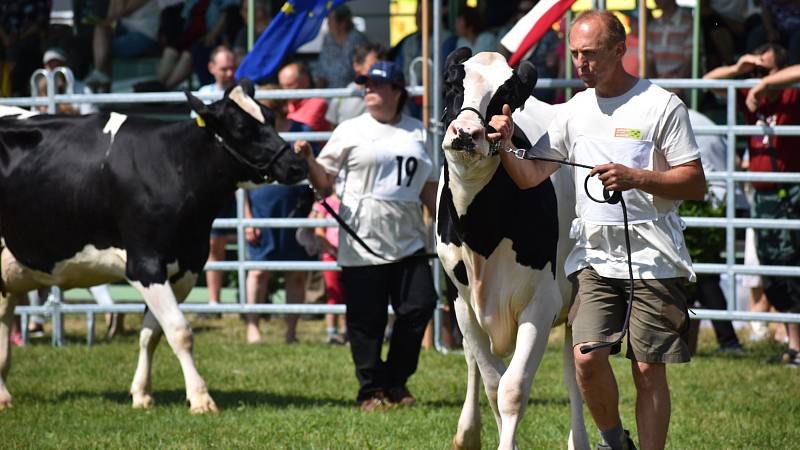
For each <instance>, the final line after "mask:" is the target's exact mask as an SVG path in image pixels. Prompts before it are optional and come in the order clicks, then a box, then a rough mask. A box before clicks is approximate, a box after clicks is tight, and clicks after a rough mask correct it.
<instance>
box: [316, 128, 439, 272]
mask: <svg viewBox="0 0 800 450" xmlns="http://www.w3.org/2000/svg"><path fill="white" fill-rule="evenodd" d="M427 139H428V136H427V133H426V132H425V128H424V126H423V125H422V122H420V121H419V120H417V119H414V118H412V117H409V116H407V115H405V114H403V115H402V116H401V119H400V121H399V122H397V123H395V124H384V123H381V122H378V121H377V120H375V119H374V118H373V117H372V116H371V115H370V114H369V113H364V114H362V115H360V116H358V117H356V118H353V119H350V120H346V121H344V122H342V123H341V124H339V126H338V127H336V129H335V130H334V131H333V134H332V135H331V138H330V140H329V141H328V143H327V144H326V145H325V147H324V148H323V149H322V151H321V152H320V154H319V156H318V157H317V162H319V163H320V164H321V165H322V166H323V167H324V168H325V171H326V172H327V173H329V174H331V175H339V176H341V178H342V180H343V186H342V190H341V201H342V203H341V206H340V207H339V215H340V216H342V219H344V221H345V222H347V224H348V225H350V227H351V228H352V229H353V230H354V231H355V232H356V234H357V235H358V237H360V238H361V239H362V240H363V241H364V242H365V243H366V244H367V245H369V247H370V248H371V249H372V250H373V251H375V252H376V253H377V254H379V255H381V256H383V257H385V258H389V259H398V258H402V257H404V256H408V255H411V254H412V253H414V252H416V251H417V250H420V249H423V248H425V247H426V241H427V237H426V236H427V234H426V230H425V225H424V223H423V221H422V203H421V201H420V197H419V196H420V193H421V192H422V188H423V187H424V186H425V184H426V183H428V182H436V181H437V180H438V175H439V174H438V173H437V171H436V170H435V168H434V167H433V162H432V159H431V156H430V154H429V152H430V150H429V149H430V145H427ZM338 261H339V265H340V266H367V265H377V264H386V263H387V261H385V260H383V259H381V258H378V257H375V256H373V255H372V254H370V253H369V252H368V251H367V250H365V249H364V248H363V247H362V246H361V245H360V244H359V243H358V242H356V241H355V240H354V239H353V238H352V237H351V236H350V235H349V234H347V232H345V231H344V229H342V228H340V229H339V252H338Z"/></svg>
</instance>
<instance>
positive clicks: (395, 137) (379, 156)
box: [295, 61, 438, 411]
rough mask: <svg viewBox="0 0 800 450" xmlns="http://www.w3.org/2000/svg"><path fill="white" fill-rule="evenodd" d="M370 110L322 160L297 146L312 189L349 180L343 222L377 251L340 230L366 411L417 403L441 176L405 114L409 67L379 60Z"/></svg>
mask: <svg viewBox="0 0 800 450" xmlns="http://www.w3.org/2000/svg"><path fill="white" fill-rule="evenodd" d="M356 82H357V83H359V84H366V94H365V96H364V103H365V104H366V107H367V112H366V113H364V114H362V115H360V116H358V117H355V118H353V119H349V120H346V121H344V122H342V123H341V124H340V125H339V126H338V127H337V128H336V129H335V130H334V131H333V135H332V136H331V139H330V140H329V141H328V143H327V144H326V145H325V147H324V148H323V149H322V152H321V153H320V154H319V156H318V157H317V158H316V159H315V158H314V156H313V153H312V152H311V148H310V146H309V145H308V143H307V142H303V141H299V142H297V143H296V144H295V150H296V151H298V152H302V153H303V155H304V157H305V159H306V161H307V162H308V166H309V179H310V180H311V184H312V185H313V186H314V188H315V189H317V190H320V191H325V190H329V189H330V188H331V187H332V186H333V185H334V182H335V180H336V177H337V176H340V177H342V179H343V181H344V182H343V187H342V192H341V205H340V208H339V215H340V216H341V217H342V219H344V221H345V222H346V223H347V224H348V225H349V226H350V227H351V228H352V229H353V230H354V231H355V233H356V234H357V235H358V236H359V238H361V239H362V240H363V241H364V242H365V243H366V244H367V245H368V246H369V248H370V249H372V250H373V251H374V252H375V253H376V254H377V255H380V256H375V255H373V254H372V253H370V252H369V251H368V250H367V249H365V248H364V247H362V246H361V245H360V244H359V243H358V242H357V241H355V239H353V238H352V237H351V236H350V235H349V234H347V233H346V232H345V231H344V230H343V229H342V228H340V229H339V251H338V255H337V256H338V263H339V266H341V268H342V283H343V285H344V294H345V302H346V304H347V316H346V317H347V335H348V339H349V340H350V349H351V352H352V355H353V362H354V363H355V366H356V376H357V377H358V381H359V384H360V388H359V392H358V396H357V398H356V400H357V402H358V404H359V405H360V407H361V408H362V409H364V410H369V411H371V410H375V409H380V408H382V407H383V406H384V405H385V404H386V402H387V401H388V402H390V403H396V404H401V405H410V404H412V403H414V401H415V400H414V397H413V396H412V395H411V393H410V392H409V391H408V389H407V387H406V381H407V380H408V378H409V377H410V376H411V375H412V374H413V373H414V372H415V371H416V368H417V361H418V359H419V352H420V344H421V341H422V336H423V334H424V331H425V326H426V324H427V323H428V321H429V320H430V318H431V316H432V314H433V308H434V306H435V303H436V291H435V289H434V287H433V276H432V274H431V268H430V265H429V264H428V260H427V259H425V258H421V257H413V256H412V255H414V254H419V253H424V252H425V248H426V247H427V243H428V241H429V239H428V237H427V232H426V228H425V224H424V223H423V220H422V205H423V204H424V205H425V206H426V207H428V210H429V211H430V212H431V214H433V213H434V210H435V207H436V184H437V179H438V172H437V171H436V170H435V168H434V167H433V162H432V160H431V157H430V155H429V154H428V151H429V150H428V148H429V147H428V146H426V139H427V135H426V132H425V128H424V127H423V125H422V123H421V122H420V121H419V120H416V119H414V118H412V117H409V116H407V115H405V114H403V113H402V108H403V105H404V103H405V99H406V98H407V93H406V90H405V80H404V78H403V75H402V70H401V69H400V67H399V66H397V65H395V64H394V63H391V62H387V61H379V62H377V63H375V64H373V65H372V67H370V69H369V72H368V73H367V75H363V76H360V77H358V78H357V79H356ZM390 301H391V305H392V308H393V309H394V312H395V314H396V320H395V323H394V327H393V331H392V337H391V343H390V347H389V354H388V356H387V359H386V361H385V362H384V361H382V360H381V347H382V344H383V334H384V328H385V327H386V322H387V318H388V315H387V306H388V304H389V302H390Z"/></svg>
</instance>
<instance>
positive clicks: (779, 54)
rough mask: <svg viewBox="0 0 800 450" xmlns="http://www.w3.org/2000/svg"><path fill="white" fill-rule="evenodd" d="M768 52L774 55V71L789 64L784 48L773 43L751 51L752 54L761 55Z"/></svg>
mask: <svg viewBox="0 0 800 450" xmlns="http://www.w3.org/2000/svg"><path fill="white" fill-rule="evenodd" d="M770 50H772V53H773V54H774V55H775V68H776V69H778V70H780V69H783V68H784V67H786V65H787V64H789V53H788V52H787V51H786V48H784V47H783V46H782V45H780V44H775V43H774V42H767V43H766V44H763V45H759V46H758V47H756V49H755V50H753V54H754V55H763V54H764V53H767V52H768V51H770Z"/></svg>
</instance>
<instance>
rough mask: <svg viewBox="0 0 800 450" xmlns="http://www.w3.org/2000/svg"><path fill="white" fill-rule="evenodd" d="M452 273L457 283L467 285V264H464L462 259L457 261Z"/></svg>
mask: <svg viewBox="0 0 800 450" xmlns="http://www.w3.org/2000/svg"><path fill="white" fill-rule="evenodd" d="M453 275H455V276H456V280H458V282H459V283H461V284H463V285H464V286H468V285H469V277H467V266H466V265H465V264H464V261H459V262H458V264H456V266H455V267H454V268H453Z"/></svg>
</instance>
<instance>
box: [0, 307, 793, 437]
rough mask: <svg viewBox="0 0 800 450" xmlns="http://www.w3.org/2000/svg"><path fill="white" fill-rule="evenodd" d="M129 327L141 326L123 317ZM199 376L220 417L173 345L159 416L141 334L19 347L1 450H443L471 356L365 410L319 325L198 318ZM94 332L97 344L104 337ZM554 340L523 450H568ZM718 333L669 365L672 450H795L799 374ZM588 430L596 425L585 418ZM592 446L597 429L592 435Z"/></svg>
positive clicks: (161, 381)
mask: <svg viewBox="0 0 800 450" xmlns="http://www.w3.org/2000/svg"><path fill="white" fill-rule="evenodd" d="M128 319H129V320H128V324H127V327H128V329H129V330H132V329H133V328H134V327H135V326H137V325H138V323H137V322H138V319H137V318H135V317H132V318H128ZM193 325H194V329H195V332H196V339H195V343H196V345H195V356H196V359H197V361H198V367H199V369H200V371H201V373H202V375H203V376H204V378H205V380H206V382H207V383H208V385H209V387H210V390H211V393H212V395H213V397H214V399H215V400H216V402H217V405H218V406H219V408H220V414H219V415H208V416H200V417H195V416H191V415H190V414H189V412H188V408H187V407H186V406H185V404H184V396H185V394H184V390H183V377H182V376H181V373H180V369H179V366H178V363H177V361H176V360H175V358H174V357H173V355H172V352H171V351H170V350H169V348H168V347H167V346H166V345H164V344H165V343H164V342H162V345H161V346H160V347H159V349H158V351H157V353H156V356H155V364H154V366H155V367H154V374H153V391H154V396H155V399H156V402H157V403H156V407H155V408H154V409H152V410H150V411H139V410H133V409H131V407H130V399H129V398H128V395H127V389H128V387H129V384H130V381H131V378H132V376H133V370H134V367H135V363H136V349H137V345H136V342H137V338H136V334H135V333H133V332H129V333H126V334H125V335H123V336H121V337H117V338H115V339H114V340H113V341H111V342H105V341H101V342H99V343H98V344H97V345H96V346H94V347H91V348H90V347H87V346H85V345H84V344H83V342H84V335H83V332H84V327H85V322H84V321H82V320H80V318H79V317H75V318H70V319H69V320H68V322H67V332H68V336H69V344H68V345H67V346H66V347H64V348H60V349H56V348H53V347H50V345H49V339H48V338H42V339H40V340H38V341H37V340H34V341H33V342H32V344H31V345H30V346H28V347H25V348H15V349H14V367H13V368H12V372H11V374H10V377H9V380H8V385H9V388H10V390H11V391H12V394H13V395H14V408H13V409H11V410H10V411H4V412H0V430H2V434H3V436H2V439H0V448H15V449H16V448H26V449H27V448H30V449H49V448H58V449H71V448H81V449H83V448H98V449H101V448H102V449H109V448H136V449H139V448H170V449H183V448H190V449H195V448H221V449H236V448H267V449H283V448H286V449H446V448H449V443H450V439H451V436H452V433H453V431H454V430H455V425H456V421H457V419H458V413H459V410H460V407H461V402H462V396H463V391H464V384H465V367H464V361H463V357H462V356H460V355H456V354H449V355H443V354H439V353H437V352H435V351H425V352H423V354H422V357H421V361H420V365H419V369H418V372H417V374H416V375H415V376H414V377H413V378H412V380H411V382H410V384H409V388H410V389H411V391H412V392H413V393H414V394H415V395H416V396H417V397H418V399H419V403H418V405H416V406H414V407H412V408H406V409H401V408H396V409H393V410H390V411H386V412H378V413H362V412H360V411H359V410H357V409H356V407H355V404H354V401H353V396H354V394H355V391H356V388H357V383H356V380H355V377H354V375H353V368H352V363H351V360H350V354H349V348H347V347H330V346H327V345H325V344H322V343H321V342H322V338H323V335H322V329H323V325H322V322H321V321H305V322H301V328H300V332H299V336H300V339H301V343H300V344H297V345H292V346H287V345H284V344H283V343H281V336H282V334H281V333H282V330H283V324H282V322H281V321H280V320H275V319H273V320H272V321H270V322H268V325H267V327H268V330H269V331H268V334H267V339H266V342H265V343H264V344H262V345H256V346H251V345H245V344H244V343H243V342H244V332H243V331H244V330H243V329H244V327H243V325H242V324H241V322H240V321H239V320H238V319H237V318H235V317H232V316H231V317H227V318H223V319H220V320H210V321H199V322H198V321H193ZM99 326H100V325H99V324H98V336H101V335H102V334H101V333H100V331H101V330H100V328H99ZM559 342H560V332H556V333H555V334H554V335H553V336H552V337H551V343H550V346H549V348H548V351H547V353H546V355H545V359H544V361H543V362H542V365H541V368H540V370H539V373H538V374H537V377H536V381H535V382H534V388H533V393H532V396H531V400H530V405H529V407H528V410H527V412H526V414H525V418H524V421H523V423H522V425H521V427H520V433H519V443H520V448H523V449H559V448H565V447H566V445H565V443H566V437H567V435H568V432H569V430H568V423H569V418H568V401H567V396H566V392H565V389H564V387H563V384H562V383H561V361H560V350H559V344H558V343H559ZM713 348H714V346H713V335H712V334H711V333H710V331H708V330H703V333H702V336H701V344H700V355H699V356H698V357H697V358H695V359H694V360H693V362H692V363H691V364H688V365H680V366H672V367H671V368H670V379H671V387H672V393H673V413H672V424H671V431H670V435H669V442H668V447H669V448H673V449H745V448H748V449H770V448H774V449H790V448H797V447H798V442H800V432H799V431H798V424H800V401H799V400H800V372H798V371H797V370H793V369H787V368H784V367H782V366H779V365H774V364H767V363H765V360H766V359H767V358H769V357H771V356H774V354H776V353H778V352H779V351H780V347H779V346H777V345H773V344H760V345H758V346H755V347H751V348H750V349H748V351H747V352H746V353H745V354H744V355H742V356H739V357H721V356H716V355H714V354H713ZM613 364H614V366H615V370H616V373H617V377H618V379H619V382H620V390H621V410H622V414H623V421H624V423H625V424H626V427H630V428H631V429H632V431H633V433H634V434H635V430H633V428H634V427H635V425H634V418H633V408H634V397H633V389H632V383H631V377H630V371H629V365H628V363H627V360H624V359H623V358H620V357H615V358H613ZM482 406H483V414H484V416H483V417H484V421H483V435H482V440H483V447H484V448H493V447H496V445H497V434H496V431H495V426H494V420H493V419H492V418H491V415H490V411H489V409H488V406H487V405H486V403H485V399H484V401H483V404H482ZM586 417H587V421H589V423H591V419H590V418H589V416H588V413H587V416H586ZM590 435H591V436H592V437H593V440H596V439H597V436H598V434H597V432H596V431H595V430H594V428H593V427H592V428H590Z"/></svg>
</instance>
